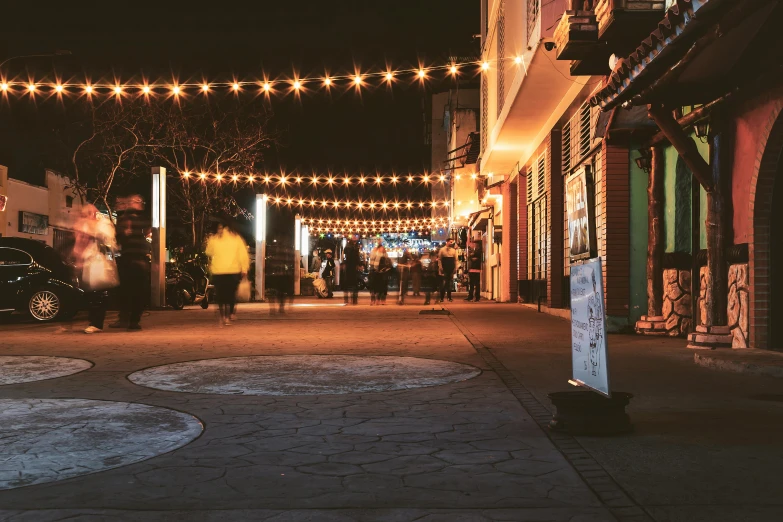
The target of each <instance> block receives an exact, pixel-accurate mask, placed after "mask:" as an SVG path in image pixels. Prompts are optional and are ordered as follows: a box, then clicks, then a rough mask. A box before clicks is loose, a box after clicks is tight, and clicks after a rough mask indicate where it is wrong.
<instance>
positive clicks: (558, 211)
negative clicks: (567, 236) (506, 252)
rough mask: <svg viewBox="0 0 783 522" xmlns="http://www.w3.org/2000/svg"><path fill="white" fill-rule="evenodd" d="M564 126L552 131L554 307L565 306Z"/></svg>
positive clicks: (550, 274) (550, 278)
mask: <svg viewBox="0 0 783 522" xmlns="http://www.w3.org/2000/svg"><path fill="white" fill-rule="evenodd" d="M560 138H561V134H560V129H552V130H551V131H550V133H549V139H548V141H549V143H548V146H549V153H548V154H547V166H546V184H547V194H549V205H548V206H547V223H548V225H549V242H548V243H549V244H548V247H547V264H548V267H547V285H546V286H547V304H548V305H549V307H550V308H561V307H562V306H563V250H562V249H563V225H562V223H563V211H564V210H563V165H562V161H561V158H562V145H561V142H560Z"/></svg>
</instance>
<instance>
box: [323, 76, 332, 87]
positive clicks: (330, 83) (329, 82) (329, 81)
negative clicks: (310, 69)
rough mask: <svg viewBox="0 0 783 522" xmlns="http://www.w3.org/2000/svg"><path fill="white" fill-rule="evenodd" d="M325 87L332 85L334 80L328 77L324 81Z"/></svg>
mask: <svg viewBox="0 0 783 522" xmlns="http://www.w3.org/2000/svg"><path fill="white" fill-rule="evenodd" d="M324 85H326V86H327V87H329V86H330V85H332V79H331V78H329V77H328V76H327V77H326V78H325V79H324Z"/></svg>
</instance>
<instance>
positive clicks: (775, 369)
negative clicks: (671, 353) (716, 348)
mask: <svg viewBox="0 0 783 522" xmlns="http://www.w3.org/2000/svg"><path fill="white" fill-rule="evenodd" d="M693 362H695V363H696V364H697V365H698V366H701V367H703V368H709V369H712V370H723V371H729V372H735V373H746V374H751V375H767V376H770V377H776V378H778V379H783V366H765V365H759V364H754V363H751V362H747V361H742V360H730V359H727V358H722V357H715V356H714V355H712V354H701V353H694V354H693Z"/></svg>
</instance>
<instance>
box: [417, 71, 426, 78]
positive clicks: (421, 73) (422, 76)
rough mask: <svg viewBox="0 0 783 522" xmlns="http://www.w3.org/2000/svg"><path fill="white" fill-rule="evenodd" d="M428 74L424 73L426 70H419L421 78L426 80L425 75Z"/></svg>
mask: <svg viewBox="0 0 783 522" xmlns="http://www.w3.org/2000/svg"><path fill="white" fill-rule="evenodd" d="M425 74H427V73H425V72H424V69H419V78H424V75H425Z"/></svg>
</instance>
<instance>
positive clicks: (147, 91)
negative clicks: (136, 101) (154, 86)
mask: <svg viewBox="0 0 783 522" xmlns="http://www.w3.org/2000/svg"><path fill="white" fill-rule="evenodd" d="M141 92H143V93H144V94H149V93H150V86H149V85H145V86H144V87H142V88H141Z"/></svg>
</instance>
